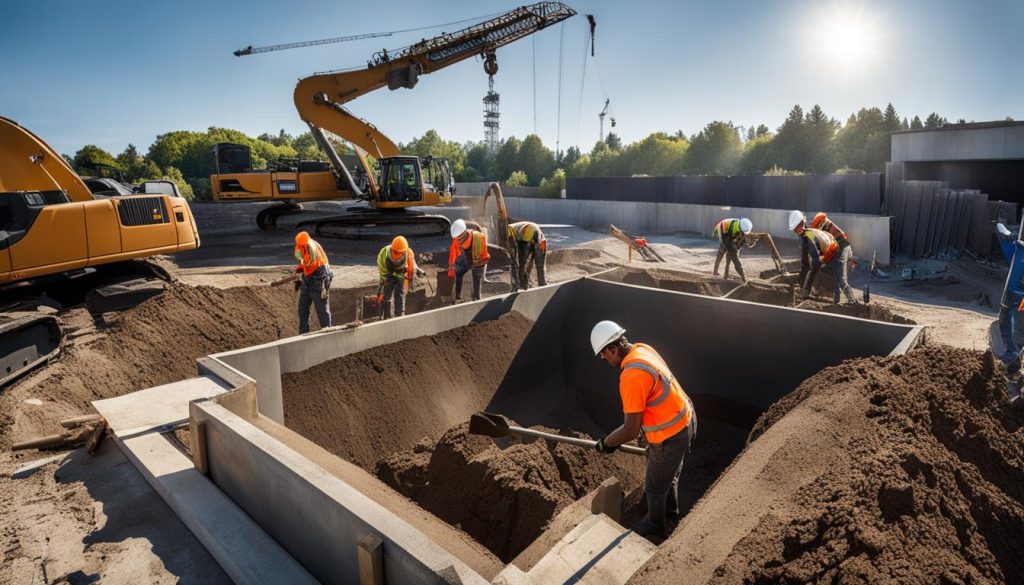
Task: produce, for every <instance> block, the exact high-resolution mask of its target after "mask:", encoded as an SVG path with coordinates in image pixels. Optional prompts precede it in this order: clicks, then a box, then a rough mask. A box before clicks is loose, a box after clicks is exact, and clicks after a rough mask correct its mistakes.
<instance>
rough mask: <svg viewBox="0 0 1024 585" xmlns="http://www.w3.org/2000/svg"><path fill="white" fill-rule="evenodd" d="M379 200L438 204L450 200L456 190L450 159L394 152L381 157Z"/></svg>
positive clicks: (384, 204)
mask: <svg viewBox="0 0 1024 585" xmlns="http://www.w3.org/2000/svg"><path fill="white" fill-rule="evenodd" d="M379 162H380V181H378V184H379V185H380V189H379V192H378V194H377V201H378V202H379V203H380V204H381V206H382V207H388V205H387V204H388V203H398V202H405V203H415V204H416V205H437V204H439V203H442V202H447V201H450V200H451V195H452V193H454V192H455V181H454V179H453V178H452V173H451V170H450V169H449V167H448V161H447V160H445V159H443V158H434V157H425V158H418V157H415V156H392V157H387V158H382V159H380V161H379Z"/></svg>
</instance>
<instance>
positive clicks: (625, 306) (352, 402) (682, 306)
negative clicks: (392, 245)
mask: <svg viewBox="0 0 1024 585" xmlns="http://www.w3.org/2000/svg"><path fill="white" fill-rule="evenodd" d="M622 280H627V281H628V279H626V278H623V279H622ZM664 282H671V283H673V287H678V288H677V290H686V292H690V291H691V290H692V291H693V292H701V293H702V294H705V295H707V294H709V293H713V292H714V291H713V289H712V287H713V286H714V285H713V284H712V283H708V282H700V281H698V282H694V281H692V280H686V279H678V278H677V279H674V280H673V279H665V280H664ZM666 288H669V287H666ZM532 294H534V295H536V296H535V297H533V298H537V297H540V296H541V295H546V296H548V297H550V298H545V300H544V301H543V306H542V307H540V308H539V309H538V308H536V307H533V309H532V313H533V314H534V318H527V317H525V316H524V315H523V314H521V313H520V312H517V310H516V306H515V302H514V301H515V297H511V298H510V300H512V301H513V302H511V303H508V304H507V305H506V304H505V303H502V302H501V301H495V302H493V303H492V304H491V305H492V307H497V305H499V304H500V305H501V307H500V308H497V309H496V310H497V312H498V313H500V317H499V316H498V315H497V314H494V315H490V316H486V317H483V316H481V317H479V318H478V319H475V320H474V321H475V322H473V323H470V324H469V325H466V326H462V327H456V328H453V329H448V330H445V331H442V332H440V333H436V334H433V335H424V336H420V337H411V338H408V339H403V340H400V341H397V342H394V343H390V344H385V345H380V346H376V347H370V348H369V349H364V350H362V351H359V352H356V353H351V354H349V355H345V356H344V357H341V358H337V359H333V360H330V361H326V362H323V363H319V364H317V365H314V366H313V367H310V368H308V369H305V370H302V371H297V372H292V373H285V374H283V375H282V376H281V398H282V402H283V412H284V424H285V426H287V427H288V428H290V429H291V430H292V431H295V432H297V433H299V434H300V435H302V436H304V437H305V438H307V439H309V440H311V441H312V442H314V443H316V444H317V445H319V446H320V447H322V448H324V449H326V450H327V451H329V452H330V453H332V454H334V455H336V456H338V457H340V458H342V459H344V460H347V461H349V462H351V463H354V464H356V465H358V466H359V467H360V468H362V469H363V470H365V472H368V473H370V474H373V475H374V476H376V477H377V478H378V479H379V480H381V481H382V482H383V483H384V484H387V486H389V487H390V488H391V489H394V490H396V491H397V492H399V493H401V494H402V495H404V496H406V497H407V498H409V499H410V500H412V501H413V502H415V503H416V504H417V505H418V506H419V507H420V508H422V509H423V510H426V511H428V512H430V513H431V514H433V515H434V516H436V517H437V518H440V519H441V520H443V521H444V522H446V523H448V524H449V525H451V526H453V527H455V528H457V529H459V530H461V532H462V533H464V534H465V535H468V537H469V538H471V539H472V540H475V541H476V542H477V543H479V544H480V545H482V546H483V547H485V548H486V549H487V550H489V551H490V552H491V553H492V554H493V555H494V556H495V557H497V558H498V559H500V560H501V561H502V562H506V563H507V562H511V561H513V560H514V559H516V557H517V556H518V555H520V553H522V552H523V551H524V550H525V549H526V548H527V547H529V546H530V544H531V543H533V542H534V541H535V539H537V538H538V536H540V535H542V534H543V533H544V531H545V529H547V528H548V526H549V524H550V523H551V520H552V519H553V518H554V517H555V516H556V515H557V514H558V513H559V512H560V511H562V510H564V509H566V508H567V507H568V506H570V505H572V504H573V503H574V502H576V501H577V500H579V499H581V498H583V497H585V496H586V495H587V494H588V493H589V492H591V491H592V490H594V489H595V488H597V487H598V485H599V484H600V483H601V482H602V481H603V480H605V479H606V478H608V477H612V476H614V477H616V478H618V479H619V481H620V482H621V484H622V486H623V488H624V490H625V493H626V495H627V498H626V507H627V509H626V510H624V514H623V523H624V524H626V525H627V526H628V525H629V523H630V522H632V521H634V520H636V519H639V517H640V516H642V514H643V513H644V511H645V510H644V507H645V506H644V503H643V501H642V500H643V498H642V484H643V473H644V465H645V462H644V459H643V458H642V457H636V456H630V455H626V454H621V453H620V454H615V455H613V456H611V457H608V456H603V455H600V454H598V453H596V452H593V451H590V450H587V449H581V448H578V447H573V446H568V445H564V444H553V443H547V442H544V441H538V442H534V443H529V444H521V443H515V442H511V441H510V440H507V439H498V440H492V439H489V438H484V437H477V436H472V435H469V434H468V433H467V424H466V422H467V421H468V418H469V415H470V414H472V413H473V412H475V411H479V410H487V411H491V412H498V413H501V414H504V415H506V416H507V417H509V418H511V419H512V420H513V421H514V422H515V423H516V424H518V425H519V426H524V427H533V428H540V429H544V430H548V431H551V432H558V433H562V434H569V435H573V436H578V437H586V438H600V437H601V436H604V435H605V434H607V433H608V432H610V431H611V430H613V429H614V428H615V427H616V426H617V425H618V424H619V423H620V422H621V420H622V414H621V407H620V403H619V399H618V395H617V389H616V388H617V387H616V376H617V372H616V371H615V370H613V369H612V368H610V367H609V366H607V365H606V364H605V363H603V362H600V361H597V360H595V359H594V357H593V353H592V351H590V349H589V344H588V342H587V334H588V332H589V329H590V327H591V326H592V325H593V323H594V322H596V321H598V320H600V319H603V318H611V319H615V320H617V321H619V322H620V323H622V324H623V325H624V326H625V327H626V328H627V336H629V337H631V338H632V339H633V340H634V341H644V342H648V343H651V344H652V345H654V346H655V347H656V348H658V349H659V351H660V352H661V353H662V354H663V356H664V357H665V359H666V360H667V361H668V363H669V364H671V365H672V367H673V371H674V374H675V375H676V377H677V378H678V379H679V380H680V382H681V383H682V385H683V387H684V388H685V389H686V390H687V391H688V393H689V394H690V396H691V397H692V399H693V402H694V404H695V408H696V410H697V412H698V415H699V420H700V424H699V431H698V434H697V438H696V440H695V442H694V444H693V447H692V453H691V455H690V456H689V457H688V459H687V461H686V465H685V467H684V474H683V480H682V491H681V498H680V503H681V508H682V514H683V516H684V517H685V514H686V512H687V511H689V509H690V508H691V507H692V506H693V505H694V504H695V503H696V502H697V501H698V500H699V499H700V498H701V497H702V496H703V495H704V494H705V493H706V492H707V490H708V489H709V488H710V487H711V486H712V485H713V484H714V482H715V480H716V479H717V478H718V477H719V475H720V474H721V473H722V472H723V471H724V470H725V469H726V468H727V467H728V466H729V465H730V463H731V462H732V461H733V460H734V459H735V458H736V456H737V455H738V454H739V453H740V452H741V451H742V450H743V447H744V446H745V444H746V440H747V436H748V434H749V431H750V429H751V427H752V426H753V424H754V422H755V421H756V420H757V418H758V416H759V415H760V414H761V413H762V412H763V411H764V409H766V408H767V407H768V406H769V405H771V404H772V403H773V402H774V401H775V400H776V399H778V398H780V397H782V396H784V395H785V394H786V393H788V392H789V391H791V390H792V389H794V388H795V387H796V386H797V384H798V383H799V382H800V381H801V380H803V379H804V378H806V377H807V376H809V375H811V374H813V373H815V372H817V371H818V370H820V369H822V368H823V367H826V366H828V365H833V364H836V363H839V362H840V361H841V360H842V359H846V358H849V357H857V356H862V355H878V354H882V355H884V354H887V353H889V352H891V351H893V349H894V348H895V347H896V346H897V345H899V344H900V342H901V341H904V338H905V337H906V336H907V335H908V334H909V333H910V329H908V328H904V327H894V326H892V325H886V324H881V323H871V322H869V321H862V320H857V319H853V320H850V319H836V318H835V317H831V316H827V315H822V314H815V313H808V312H800V311H797V312H793V311H787V310H785V309H780V308H775V307H763V306H758V305H752V304H749V303H731V302H729V301H721V300H716V299H712V298H707V297H693V296H688V295H676V294H671V293H666V292H664V291H658V290H648V289H637V288H634V287H623V286H621V285H618V284H615V283H610V282H601V281H598V280H590V279H584V280H580V281H575V282H572V283H568V284H566V285H563V286H561V287H558V289H557V290H554V291H548V292H544V291H543V290H541V291H537V292H536V293H532ZM508 305H511V306H508ZM524 312H527V313H530V312H531V311H524ZM495 317H497V318H495ZM414 318H418V319H424V320H427V319H432V318H435V319H436V318H443V316H442V315H440V314H436V313H435V314H433V315H432V314H426V315H420V316H415V317H414ZM740 323H742V324H744V327H746V329H747V330H748V332H750V333H751V335H748V336H744V337H742V338H737V337H736V336H731V335H728V334H727V333H728V332H729V331H731V330H733V325H736V324H740ZM779 327H784V328H785V329H786V330H787V331H792V332H793V333H794V334H795V335H794V337H793V339H792V340H791V342H790V343H789V344H788V345H787V344H771V345H767V346H765V345H757V344H753V343H751V340H756V339H759V338H761V337H763V336H767V335H768V332H769V331H778V330H779V329H778V328H779ZM761 329H764V331H761ZM837 330H838V331H840V332H841V333H849V335H843V336H842V338H841V339H842V340H841V341H840V342H836V343H831V344H830V345H829V348H828V349H826V350H820V351H815V352H810V351H809V348H810V347H812V346H820V345H821V344H822V343H823V341H824V339H825V336H826V333H825V332H826V331H829V333H828V334H827V335H828V337H830V338H831V337H832V335H834V334H835V332H836V331H837ZM805 350H806V351H805ZM737 356H741V359H736V357H737ZM808 356H813V357H810V358H808ZM428 536H431V535H428ZM442 544H443V543H442Z"/></svg>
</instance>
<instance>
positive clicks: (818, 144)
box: [795, 104, 839, 173]
mask: <svg viewBox="0 0 1024 585" xmlns="http://www.w3.org/2000/svg"><path fill="white" fill-rule="evenodd" d="M804 123H805V127H804V139H805V140H806V141H807V143H806V145H805V148H804V151H805V154H804V156H805V157H806V158H805V160H804V161H802V166H800V167H795V168H800V169H802V170H805V171H810V172H813V173H830V172H832V170H834V169H835V168H836V165H835V156H834V153H833V149H832V139H833V138H834V137H835V134H836V130H837V129H838V127H839V124H838V123H837V122H836V121H835V120H834V119H832V118H829V117H828V116H826V115H825V112H824V111H822V109H821V107H820V106H818V105H817V104H815V105H814V107H813V108H811V111H810V112H807V117H806V119H805V120H804Z"/></svg>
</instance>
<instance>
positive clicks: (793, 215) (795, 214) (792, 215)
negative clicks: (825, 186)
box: [789, 209, 807, 230]
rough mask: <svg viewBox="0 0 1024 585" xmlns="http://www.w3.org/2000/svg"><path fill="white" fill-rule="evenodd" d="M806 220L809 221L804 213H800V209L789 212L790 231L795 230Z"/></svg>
mask: <svg viewBox="0 0 1024 585" xmlns="http://www.w3.org/2000/svg"><path fill="white" fill-rule="evenodd" d="M806 219H807V216H806V215H804V212H802V211H800V210H799V209H794V210H793V211H790V212H789V229H791V230H795V229H796V226H798V225H800V224H801V223H803V222H804V221H805V220H806Z"/></svg>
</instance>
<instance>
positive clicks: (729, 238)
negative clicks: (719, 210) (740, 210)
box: [711, 217, 754, 282]
mask: <svg viewBox="0 0 1024 585" xmlns="http://www.w3.org/2000/svg"><path fill="white" fill-rule="evenodd" d="M752 229H754V224H753V223H751V221H750V220H749V219H747V218H745V217H743V218H740V219H734V218H731V217H730V218H728V219H723V220H722V221H720V222H718V223H717V224H715V229H714V230H713V231H712V232H711V236H712V237H713V238H715V239H716V240H718V256H716V257H715V271H714V275H715V276H718V265H719V264H720V263H721V262H722V257H723V256H728V258H727V259H726V261H725V278H726V279H728V278H729V262H730V261H732V263H733V264H735V265H736V273H737V274H739V275H740V278H742V279H743V281H744V282H746V280H747V277H746V276H744V275H743V266H742V265H740V249H741V248H742V247H743V240H744V238H746V237H747V234H749V233H750V230H752Z"/></svg>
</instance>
